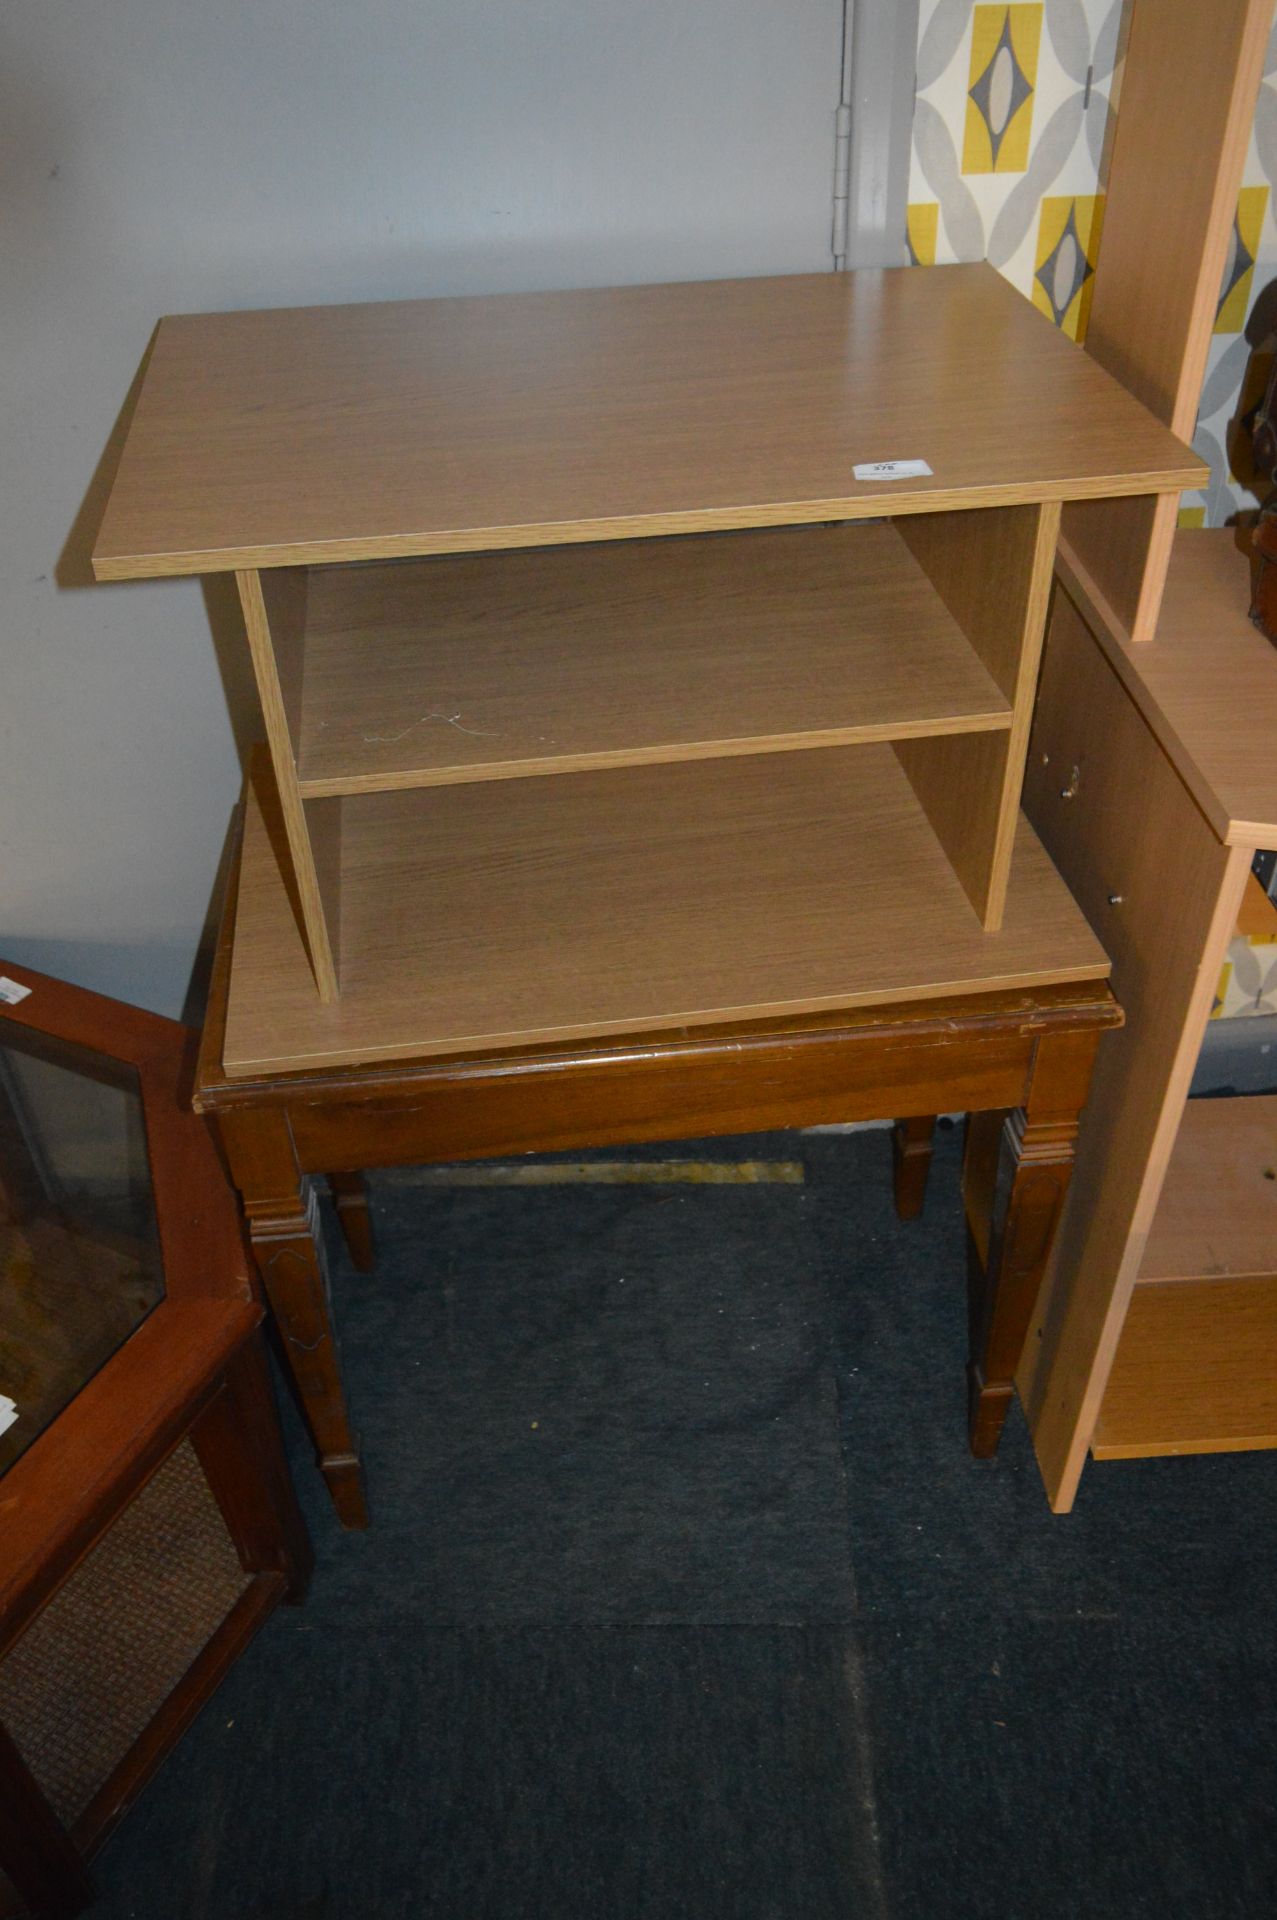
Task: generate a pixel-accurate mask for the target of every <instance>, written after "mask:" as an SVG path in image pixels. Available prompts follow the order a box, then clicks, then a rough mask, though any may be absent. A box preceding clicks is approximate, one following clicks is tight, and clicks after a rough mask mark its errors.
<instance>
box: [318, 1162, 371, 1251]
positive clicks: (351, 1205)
mask: <svg viewBox="0 0 1277 1920" xmlns="http://www.w3.org/2000/svg"><path fill="white" fill-rule="evenodd" d="M328 1186H329V1189H330V1191H331V1193H332V1196H333V1205H334V1206H335V1207H336V1209H337V1224H338V1225H339V1226H340V1228H341V1231H342V1237H343V1239H344V1240H345V1242H346V1251H347V1253H348V1254H349V1255H350V1262H351V1265H352V1266H353V1267H354V1268H356V1270H357V1271H358V1272H359V1273H371V1272H372V1270H373V1268H374V1266H375V1265H376V1264H377V1248H376V1244H375V1242H374V1240H373V1237H372V1215H371V1214H370V1213H369V1211H368V1185H367V1182H366V1181H365V1179H364V1176H363V1174H362V1173H358V1172H354V1171H352V1172H349V1173H330V1174H329V1176H328Z"/></svg>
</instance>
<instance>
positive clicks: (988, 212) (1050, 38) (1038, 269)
mask: <svg viewBox="0 0 1277 1920" xmlns="http://www.w3.org/2000/svg"><path fill="white" fill-rule="evenodd" d="M1121 18H1122V0H1033V3H1032V4H1006V0H1000V3H999V4H994V5H984V4H974V5H973V4H972V0H923V5H922V9H921V15H920V18H919V35H918V91H917V98H916V101H915V106H914V128H913V160H912V170H911V175H910V185H909V212H908V239H909V254H910V258H911V259H913V260H915V261H917V262H918V263H919V264H931V263H934V262H937V261H949V260H986V259H987V260H991V261H992V262H993V264H994V266H996V267H998V268H999V269H1000V270H1001V271H1002V272H1003V273H1004V274H1005V275H1006V276H1007V278H1008V279H1009V280H1010V281H1011V282H1012V284H1013V285H1014V286H1017V287H1019V289H1020V291H1021V292H1022V293H1024V294H1027V295H1028V297H1029V298H1030V299H1031V300H1032V301H1033V302H1034V305H1035V306H1037V307H1039V308H1040V309H1041V311H1042V312H1043V313H1045V314H1046V315H1047V316H1048V318H1049V319H1051V320H1052V321H1054V323H1055V325H1056V326H1058V327H1060V328H1062V329H1063V331H1064V332H1065V333H1067V334H1069V335H1070V337H1071V338H1072V339H1074V340H1078V339H1081V338H1082V336H1083V334H1084V333H1085V331H1086V316H1087V311H1088V308H1089V305H1090V281H1091V276H1092V273H1093V272H1094V267H1095V259H1096V254H1097V250H1098V247H1099V241H1100V232H1101V227H1102V224H1103V213H1104V201H1103V195H1102V194H1101V192H1100V190H1099V183H1100V173H1101V163H1102V160H1103V156H1104V150H1105V138H1106V134H1107V131H1108V123H1109V102H1110V97H1111V94H1112V90H1113V79H1114V67H1115V63H1116V59H1117V52H1118V37H1119V28H1120V25H1121Z"/></svg>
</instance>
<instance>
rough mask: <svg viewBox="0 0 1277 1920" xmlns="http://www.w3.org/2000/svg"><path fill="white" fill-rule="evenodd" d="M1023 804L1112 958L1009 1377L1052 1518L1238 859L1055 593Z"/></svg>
mask: <svg viewBox="0 0 1277 1920" xmlns="http://www.w3.org/2000/svg"><path fill="white" fill-rule="evenodd" d="M1024 797H1025V810H1026V812H1027V813H1028V815H1029V818H1030V820H1032V822H1033V823H1034V825H1035V827H1036V828H1037V830H1038V832H1039V834H1040V835H1041V836H1042V839H1043V841H1044V843H1045V845H1046V848H1047V851H1048V853H1050V855H1051V857H1052V859H1053V860H1054V861H1055V864H1056V866H1057V867H1058V868H1059V870H1060V872H1061V873H1062V874H1063V875H1064V878H1065V879H1066V881H1067V882H1068V884H1069V886H1070V888H1071V890H1072V892H1073V894H1074V896H1075V897H1076V899H1077V900H1078V903H1079V904H1080V906H1081V907H1082V909H1083V911H1084V912H1085V913H1086V915H1087V917H1088V919H1089V920H1090V922H1091V925H1092V926H1093V927H1094V928H1095V929H1096V931H1097V933H1098V934H1099V936H1100V938H1101V940H1102V942H1103V944H1104V946H1105V947H1106V949H1107V951H1108V953H1109V956H1110V958H1111V960H1112V962H1113V973H1112V980H1113V990H1114V992H1115V993H1116V995H1117V997H1118V1000H1119V1001H1120V1002H1121V1005H1122V1007H1123V1009H1124V1011H1125V1013H1126V1022H1127V1024H1126V1026H1125V1027H1124V1028H1123V1029H1122V1030H1121V1031H1120V1032H1119V1033H1115V1034H1112V1035H1109V1036H1107V1037H1106V1039H1105V1041H1104V1044H1103V1046H1102V1047H1101V1048H1100V1051H1099V1057H1098V1060H1097V1063H1096V1068H1095V1076H1094V1079H1093V1081H1092V1087H1091V1095H1090V1099H1089V1101H1088V1103H1087V1107H1086V1111H1085V1113H1084V1114H1083V1116H1082V1125H1081V1130H1080V1132H1079V1136H1078V1144H1077V1162H1076V1169H1075V1172H1074V1177H1073V1183H1072V1187H1071V1189H1070V1193H1069V1198H1068V1201H1067V1204H1066V1206H1065V1211H1064V1216H1063V1219H1062V1221H1061V1224H1060V1231H1059V1237H1058V1240H1057V1243H1056V1250H1055V1256H1054V1258H1053V1261H1052V1264H1051V1267H1050V1269H1049V1271H1048V1275H1047V1279H1046V1282H1045V1283H1044V1286H1043V1289H1042V1294H1041V1297H1040V1298H1039V1301H1038V1305H1037V1309H1036V1312H1035V1316H1034V1325H1033V1327H1032V1329H1031V1330H1030V1336H1029V1339H1028V1341H1027V1343H1026V1348H1025V1357H1024V1360H1023V1362H1022V1365H1021V1371H1020V1374H1019V1375H1018V1376H1017V1385H1018V1387H1019V1389H1020V1395H1021V1398H1022V1400H1023V1402H1024V1405H1025V1409H1026V1412H1027V1414H1028V1418H1029V1425H1030V1429H1031V1431H1032V1434H1033V1441H1034V1446H1035V1449H1036V1451H1037V1456H1038V1462H1039V1465H1040V1467H1041V1470H1042V1475H1043V1479H1044V1480H1045V1482H1046V1486H1047V1491H1048V1494H1049V1495H1050V1499H1051V1504H1052V1506H1053V1507H1054V1508H1055V1510H1056V1511H1057V1512H1066V1511H1067V1510H1068V1509H1069V1507H1070V1506H1071V1505H1072V1502H1073V1497H1074V1494H1075V1492H1076V1489H1077V1483H1078V1479H1079V1477H1080V1474H1081V1471H1082V1467H1083V1464H1084V1462H1085V1458H1086V1453H1087V1449H1088V1447H1089V1446H1090V1443H1091V1438H1092V1434H1093V1432H1094V1428H1095V1423H1096V1419H1097V1417H1098V1414H1099V1408H1100V1403H1101V1401H1102V1399H1103V1395H1104V1389H1105V1384H1106V1381H1107V1378H1108V1372H1109V1368H1110V1366H1111V1364H1112V1360H1113V1355H1114V1353H1115V1351H1116V1349H1117V1344H1118V1339H1119V1336H1120V1334H1121V1329H1122V1323H1123V1320H1124V1318H1125V1315H1126V1310H1127V1305H1128V1303H1129V1300H1130V1296H1131V1289H1132V1287H1133V1285H1134V1283H1135V1278H1136V1275H1137V1273H1138V1271H1139V1268H1140V1262H1141V1258H1142V1255H1143V1249H1144V1242H1145V1239H1146V1237H1147V1235H1148V1232H1149V1228H1150V1225H1151V1223H1152V1219H1153V1214H1154V1209H1155V1208H1156V1205H1157V1199H1158V1194H1159V1192H1160V1190H1161V1184H1162V1178H1163V1175H1164V1173H1165V1170H1166V1164H1167V1161H1168V1159H1169V1156H1170V1151H1171V1146H1172V1143H1173V1141H1174V1138H1175V1133H1176V1129H1177V1127H1178V1125H1179V1121H1180V1116H1181V1113H1182V1111H1183V1106H1184V1101H1185V1098H1186V1096H1187V1092H1188V1085H1189V1080H1190V1078H1191V1075H1192V1070H1193V1064H1194V1061H1195V1059H1196V1055H1197V1048H1198V1044H1199V1042H1200V1038H1201V1033H1202V1029H1203V1027H1204V1025H1205V1023H1206V1018H1207V1014H1208V1012H1209V1009H1210V1003H1211V995H1212V993H1213V991H1214V988H1215V984H1216V982H1217V980H1218V978H1219V968H1220V963H1221V960H1222V957H1223V954H1224V950H1225V948H1226V947H1227V943H1228V940H1229V938H1230V936H1231V934H1232V929H1233V925H1234V922H1235V919H1236V914H1237V907H1238V903H1239V901H1240V899H1241V895H1242V890H1243V887H1244V884H1245V879H1246V873H1247V870H1248V866H1249V854H1248V852H1247V850H1246V849H1245V848H1232V849H1230V848H1227V847H1224V846H1221V844H1220V842H1219V841H1218V839H1217V838H1216V836H1215V834H1214V833H1213V832H1212V830H1211V828H1210V826H1209V824H1208V822H1207V821H1206V819H1205V818H1204V816H1203V815H1202V814H1201V812H1200V811H1199V810H1198V808H1197V806H1196V805H1195V803H1194V801H1193V800H1192V798H1191V796H1190V795H1189V793H1188V790H1187V788H1186V787H1185V786H1184V785H1183V784H1182V782H1181V781H1180V779H1179V777H1178V775H1177V774H1176V772H1175V770H1174V768H1173V767H1172V765H1171V763H1170V761H1169V760H1168V759H1167V758H1166V756H1165V754H1164V753H1163V752H1162V750H1161V748H1160V746H1159V745H1158V743H1157V741H1156V739H1155V738H1154V736H1153V734H1152V733H1151V731H1150V730H1149V728H1148V726H1147V724H1146V723H1145V722H1144V720H1143V718H1142V716H1141V715H1140V713H1139V711H1138V709H1137V708H1136V706H1135V704H1134V702H1133V701H1132V700H1131V698H1130V696H1129V695H1128V694H1127V692H1126V690H1125V688H1124V687H1123V686H1122V684H1121V682H1120V680H1119V679H1118V677H1117V675H1116V674H1115V672H1114V671H1113V669H1112V667H1111V666H1110V665H1109V664H1108V661H1107V660H1106V658H1105V656H1104V653H1103V650H1102V649H1101V648H1100V646H1099V644H1098V642H1097V641H1096V640H1095V639H1094V637H1093V635H1092V634H1091V633H1090V632H1089V630H1088V629H1087V627H1086V625H1085V623H1084V621H1083V620H1082V618H1081V616H1080V615H1079V613H1078V612H1077V610H1076V608H1075V607H1074V606H1073V604H1072V602H1071V601H1070V600H1069V598H1068V597H1067V595H1065V594H1064V593H1063V592H1060V591H1057V593H1056V597H1055V603H1054V607H1053V611H1052V617H1051V626H1050V632H1049V636H1048V641H1047V649H1046V658H1045V662H1044V666H1043V674H1042V688H1041V694H1040V698H1039V705H1038V718H1037V725H1036V730H1035V733H1034V737H1033V742H1032V746H1031V748H1030V752H1029V761H1028V770H1027V777H1026V781H1025V796H1024Z"/></svg>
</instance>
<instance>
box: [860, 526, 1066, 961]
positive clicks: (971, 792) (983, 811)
mask: <svg viewBox="0 0 1277 1920" xmlns="http://www.w3.org/2000/svg"><path fill="white" fill-rule="evenodd" d="M1059 523H1060V509H1059V507H1058V505H1056V504H1054V503H1050V504H1048V505H1046V506H1040V507H992V508H986V509H984V510H983V511H977V512H971V513H948V514H927V515H925V516H919V517H917V518H911V519H904V520H900V521H898V522H897V523H896V524H897V526H898V528H899V531H900V533H901V536H902V537H903V539H904V541H905V544H906V546H907V547H908V548H909V550H910V552H911V553H912V554H913V556H914V559H915V560H917V562H918V563H919V565H920V566H921V567H922V568H923V570H924V572H925V573H926V574H927V576H928V578H929V579H930V581H931V584H932V585H933V586H934V588H935V589H936V592H937V593H938V594H939V596H940V598H941V600H942V601H943V602H944V604H945V606H946V607H947V609H948V611H949V612H950V614H952V616H953V618H954V619H955V620H956V621H957V623H958V625H959V626H960V627H961V628H962V630H963V632H964V633H965V634H966V636H967V639H968V640H969V641H970V642H971V645H972V647H973V648H974V650H975V652H976V654H977V655H978V656H979V658H980V659H981V661H982V662H983V663H984V665H985V667H986V668H987V669H988V672H989V673H990V675H991V676H992V678H993V680H994V682H995V684H996V685H997V687H998V688H999V690H1000V692H1001V693H1002V694H1003V695H1004V697H1005V698H1006V699H1007V700H1008V701H1009V702H1010V704H1011V727H1010V730H1009V732H1007V733H1005V734H967V735H950V736H948V737H946V738H936V739H929V740H928V739H920V740H905V741H898V742H897V743H896V747H895V752H896V758H897V759H898V760H899V762H900V765H901V766H902V767H903V769H904V771H905V773H906V775H907V776H908V779H909V783H910V785H911V786H912V788H913V790H914V793H915V794H916V795H917V797H918V801H919V803H920V804H921V806H922V809H923V811H924V812H925V813H926V815H927V818H928V819H929V820H930V822H931V825H932V827H933V829H934V831H935V834H936V837H937V838H938V840H939V841H940V844H941V846H942V847H943V848H944V850H945V852H946V854H947V855H948V857H949V860H950V862H951V863H952V866H953V869H954V871H955V873H956V874H957V876H958V878H959V880H960V881H961V883H962V886H963V890H964V891H965V893H966V895H967V898H968V899H969V900H970V902H971V904H972V906H973V907H974V908H975V910H976V912H977V914H978V915H979V916H980V920H981V923H982V925H983V926H984V929H985V931H986V932H988V933H996V932H997V930H998V928H999V927H1000V926H1001V925H1002V915H1003V911H1004V908H1005V904H1006V889H1007V878H1008V875H1009V873H1010V869H1011V849H1012V846H1013V844H1014V840H1015V824H1016V817H1017V814H1018V810H1019V805H1020V790H1021V786H1022V784H1023V778H1024V756H1025V752H1026V750H1027V747H1028V740H1029V729H1030V727H1031V725H1032V720H1033V695H1034V690H1035V688H1036V686H1037V677H1038V666H1039V662H1040V659H1041V654H1042V636H1043V631H1044V627H1045V623H1046V610H1047V602H1048V599H1049V596H1050V590H1051V570H1052V566H1053V564H1054V560H1055V544H1056V535H1057V532H1058V530H1059Z"/></svg>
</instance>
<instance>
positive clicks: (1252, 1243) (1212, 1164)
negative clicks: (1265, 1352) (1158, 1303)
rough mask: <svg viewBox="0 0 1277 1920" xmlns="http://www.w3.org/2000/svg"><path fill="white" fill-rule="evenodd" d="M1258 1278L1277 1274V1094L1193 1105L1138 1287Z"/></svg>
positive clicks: (1276, 1365)
mask: <svg viewBox="0 0 1277 1920" xmlns="http://www.w3.org/2000/svg"><path fill="white" fill-rule="evenodd" d="M1254 1274H1273V1275H1277V1094H1261V1095H1255V1096H1250V1097H1240V1098H1237V1099H1210V1100H1190V1101H1189V1102H1188V1104H1187V1105H1186V1107H1185V1108H1184V1116H1183V1118H1182V1120H1181V1121H1180V1124H1179V1132H1178V1133H1177V1135H1176V1136H1175V1145H1174V1148H1173V1149H1172V1151H1171V1158H1170V1163H1169V1165H1168V1167H1167V1169H1166V1178H1165V1180H1164V1182H1163V1185H1162V1191H1161V1196H1160V1198H1159V1200H1158V1203H1157V1212H1156V1213H1155V1215H1154V1216H1153V1225H1152V1228H1151V1230H1150V1232H1149V1236H1148V1240H1147V1243H1146V1244H1145V1247H1144V1256H1143V1258H1142V1260H1141V1261H1140V1270H1139V1282H1138V1284H1139V1285H1141V1286H1143V1285H1147V1284H1148V1283H1149V1282H1150V1281H1164V1280H1208V1279H1222V1278H1234V1279H1235V1278H1239V1277H1242V1276H1245V1275H1254ZM1270 1360H1271V1361H1272V1364H1273V1370H1274V1373H1277V1348H1275V1349H1274V1352H1273V1354H1272V1355H1270Z"/></svg>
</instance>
